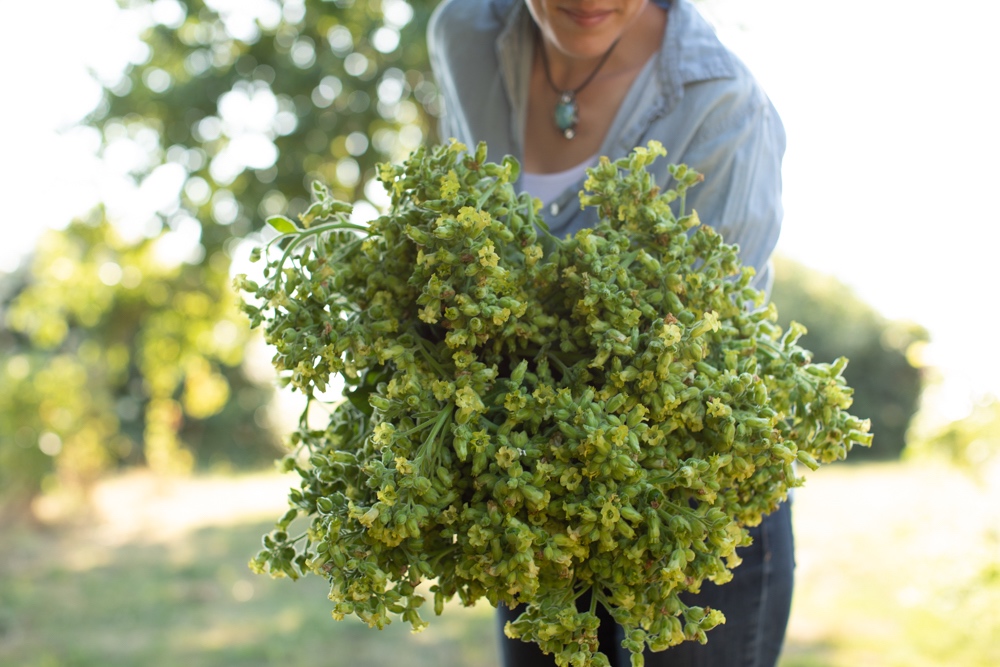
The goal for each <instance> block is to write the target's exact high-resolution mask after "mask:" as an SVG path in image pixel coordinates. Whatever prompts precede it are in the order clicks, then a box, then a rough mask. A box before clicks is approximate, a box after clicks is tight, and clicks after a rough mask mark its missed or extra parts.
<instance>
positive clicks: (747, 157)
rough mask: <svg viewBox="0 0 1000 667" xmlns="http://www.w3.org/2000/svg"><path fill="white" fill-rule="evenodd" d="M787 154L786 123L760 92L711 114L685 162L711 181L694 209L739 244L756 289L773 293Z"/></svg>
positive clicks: (690, 204) (693, 194)
mask: <svg viewBox="0 0 1000 667" xmlns="http://www.w3.org/2000/svg"><path fill="white" fill-rule="evenodd" d="M727 107H728V108H727ZM784 152H785V132H784V128H783V127H782V124H781V120H780V119H779V118H778V115H777V112H776V111H775V110H774V107H773V106H772V105H771V103H770V101H769V100H768V99H767V98H766V96H764V95H763V93H761V92H760V91H759V89H756V87H754V90H753V91H751V94H750V95H749V96H747V98H745V99H743V100H740V101H739V103H738V104H737V105H736V106H735V107H734V106H732V105H730V104H722V105H720V108H717V109H716V110H715V112H714V113H711V114H709V115H708V117H707V118H706V120H705V123H704V124H703V125H702V126H701V127H700V128H699V130H698V132H697V134H696V135H695V137H694V140H693V141H692V142H691V144H690V145H689V147H688V149H687V150H686V151H685V152H684V154H683V155H682V156H680V160H679V161H680V162H683V163H685V164H687V165H688V166H689V167H691V168H693V169H695V170H696V171H698V172H700V173H701V174H703V175H704V177H705V180H704V182H703V183H701V184H699V185H697V186H695V187H694V188H692V189H691V190H690V191H689V193H688V195H687V202H686V205H687V208H688V210H695V211H697V212H698V216H699V218H700V219H701V220H702V222H704V223H706V224H709V225H711V226H712V227H714V228H715V229H716V230H718V231H719V233H720V234H722V238H723V240H724V241H725V242H726V243H734V244H737V245H739V247H740V260H741V261H742V263H743V265H744V266H752V267H753V268H754V270H755V271H756V272H757V275H756V277H755V278H754V281H753V285H754V286H755V287H756V288H758V289H763V290H765V291H767V292H769V291H770V287H771V283H772V275H771V270H770V266H769V259H770V257H771V253H772V252H773V251H774V247H775V245H776V244H777V242H778V235H779V233H780V230H781V219H782V214H783V210H782V205H781V160H782V157H783V155H784Z"/></svg>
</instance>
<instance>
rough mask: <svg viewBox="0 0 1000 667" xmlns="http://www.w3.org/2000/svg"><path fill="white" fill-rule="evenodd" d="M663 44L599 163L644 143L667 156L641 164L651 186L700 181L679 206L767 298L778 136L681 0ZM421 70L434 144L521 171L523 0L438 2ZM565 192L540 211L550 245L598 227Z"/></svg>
mask: <svg viewBox="0 0 1000 667" xmlns="http://www.w3.org/2000/svg"><path fill="white" fill-rule="evenodd" d="M669 12H670V15H669V20H668V21H667V28H666V31H665V33H664V36H663V42H662V46H661V47H660V50H659V52H658V53H657V54H655V55H654V56H653V57H652V58H651V59H650V60H649V61H648V62H647V63H646V65H645V67H644V68H643V69H642V71H641V73H640V74H639V75H638V77H637V78H636V80H635V81H634V82H633V84H632V86H631V88H630V89H629V91H628V93H627V94H626V96H625V98H624V99H623V100H622V103H621V106H620V107H619V109H618V112H617V115H616V116H615V119H614V121H613V122H612V124H611V128H610V130H609V131H608V133H607V135H606V136H605V138H604V142H603V144H602V145H601V149H600V154H601V155H606V156H608V157H609V158H611V159H612V160H615V159H617V158H619V157H623V156H625V155H627V154H628V153H629V152H631V151H632V149H633V148H635V147H636V146H645V145H646V143H647V142H648V141H649V140H651V139H655V140H658V141H660V142H661V143H662V144H663V145H664V147H665V148H666V149H667V158H660V159H659V160H657V161H656V162H654V163H653V165H652V166H650V167H649V170H650V172H651V173H653V174H654V176H655V177H656V180H657V183H658V184H659V185H660V186H661V187H664V188H665V187H666V186H668V179H669V178H670V176H669V174H668V173H667V165H668V164H669V163H671V162H674V163H685V164H687V165H688V166H690V167H692V168H694V169H696V170H697V171H699V172H701V173H702V174H704V176H705V181H704V182H703V183H701V184H699V185H697V186H695V187H694V188H692V189H691V190H690V191H689V192H688V194H687V205H688V208H689V209H693V210H696V211H697V212H698V215H699V217H700V218H701V221H702V222H704V223H706V224H709V225H712V226H713V227H714V228H715V229H716V230H718V231H719V232H720V233H721V234H722V236H723V238H724V240H725V241H726V242H727V243H736V244H739V246H740V258H741V260H742V262H743V264H744V265H746V266H753V267H754V268H755V269H756V271H757V276H756V278H755V279H754V285H755V286H756V287H757V288H760V289H769V288H770V284H771V275H770V268H769V264H768V260H769V257H770V255H771V252H772V251H773V249H774V246H775V244H776V243H777V241H778V233H779V231H780V227H781V216H782V207H781V158H782V156H783V154H784V151H785V132H784V128H783V127H782V125H781V120H780V119H779V118H778V114H777V112H776V111H775V109H774V107H773V105H772V104H771V102H770V100H769V99H768V98H767V96H766V95H765V94H764V92H763V91H762V90H761V88H760V86H759V85H758V84H757V82H756V81H755V80H754V78H753V76H752V75H751V74H750V72H749V71H748V70H747V68H746V66H745V65H743V63H742V62H740V61H739V60H738V59H737V58H736V57H735V56H734V55H733V54H732V53H731V52H730V51H729V50H728V49H726V47H725V46H723V45H722V43H721V42H720V41H719V39H718V37H717V36H716V34H715V32H714V30H713V29H712V27H711V26H710V25H709V24H708V22H707V21H705V19H704V18H703V17H702V16H701V15H700V14H699V13H698V11H697V10H696V9H695V8H694V7H693V6H692V5H691V4H690V3H689V2H688V1H687V0H675V1H674V2H672V3H670V7H669ZM428 47H429V50H430V56H431V66H432V68H433V70H434V74H435V77H436V79H437V84H438V87H439V89H440V91H441V95H442V97H443V100H444V113H443V115H442V118H441V128H440V129H441V136H442V137H445V138H447V137H454V138H456V139H458V140H459V141H461V142H463V143H465V144H466V145H468V146H470V147H472V146H474V145H476V144H477V143H478V142H479V141H486V143H487V145H488V146H489V150H490V159H492V160H494V161H499V159H500V158H501V157H502V156H503V155H507V154H509V155H512V156H514V157H516V158H517V159H518V160H520V161H521V162H522V163H523V155H524V145H523V140H524V125H525V118H526V114H527V106H528V83H529V80H530V77H531V63H532V59H533V55H534V53H533V52H534V37H533V28H532V18H531V15H530V14H529V13H528V11H527V8H526V6H525V3H524V0H445V2H443V3H442V4H441V5H439V6H438V7H437V8H436V9H435V12H434V14H433V16H432V18H431V21H430V24H429V27H428ZM582 186H583V179H581V180H580V181H579V182H578V183H577V184H576V185H575V186H573V187H570V188H568V189H567V190H566V191H565V192H563V193H562V195H560V196H559V197H557V198H556V199H555V200H554V201H552V202H551V203H550V204H549V206H547V207H546V209H545V210H544V214H545V219H546V222H547V223H548V224H549V226H550V228H551V229H552V232H553V233H554V234H556V235H558V236H561V235H565V234H572V233H574V232H576V231H578V230H580V229H583V228H585V227H590V226H593V225H594V224H596V222H597V213H596V211H595V210H594V209H593V208H588V209H586V210H581V208H580V204H579V199H578V197H577V193H578V191H579V190H580V189H581V188H582Z"/></svg>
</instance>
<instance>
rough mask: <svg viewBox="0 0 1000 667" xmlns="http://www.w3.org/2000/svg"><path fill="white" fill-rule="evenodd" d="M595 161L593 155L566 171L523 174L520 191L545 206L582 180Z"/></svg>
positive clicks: (596, 156)
mask: <svg viewBox="0 0 1000 667" xmlns="http://www.w3.org/2000/svg"><path fill="white" fill-rule="evenodd" d="M597 159H598V155H597V154H596V153H595V154H594V155H592V156H590V157H589V158H587V159H586V160H584V161H583V162H581V163H580V164H578V165H576V166H575V167H570V168H569V169H567V170H566V171H557V172H555V173H554V174H533V173H530V172H524V173H522V174H521V190H522V191H523V192H527V193H529V194H530V195H531V196H532V197H538V198H539V199H541V200H542V205H543V206H547V205H548V204H549V202H551V201H553V200H554V199H556V198H557V197H558V196H559V195H561V194H562V193H563V192H565V191H566V189H567V188H569V187H572V186H574V185H576V184H577V183H578V182H579V181H580V180H582V179H583V175H584V173H585V172H586V171H587V168H588V167H592V166H594V165H595V164H597Z"/></svg>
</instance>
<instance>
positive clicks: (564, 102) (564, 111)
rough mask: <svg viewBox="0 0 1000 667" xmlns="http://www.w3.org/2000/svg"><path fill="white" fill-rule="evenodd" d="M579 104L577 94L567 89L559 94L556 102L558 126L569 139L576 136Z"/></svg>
mask: <svg viewBox="0 0 1000 667" xmlns="http://www.w3.org/2000/svg"><path fill="white" fill-rule="evenodd" d="M576 118H577V106H576V96H575V95H574V94H573V93H572V92H571V91H566V92H564V93H562V94H561V95H560V96H559V102H557V103H556V112H555V119H556V127H558V128H559V131H560V132H562V133H563V136H564V137H566V138H567V139H572V138H573V137H575V136H576Z"/></svg>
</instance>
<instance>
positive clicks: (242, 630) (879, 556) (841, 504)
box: [0, 464, 1000, 667]
mask: <svg viewBox="0 0 1000 667" xmlns="http://www.w3.org/2000/svg"><path fill="white" fill-rule="evenodd" d="M285 487H286V481H285V480H282V479H280V478H278V477H277V476H274V475H257V476H244V477H238V478H206V479H195V480H179V481H177V480H175V481H170V480H157V479H154V478H150V477H148V476H143V475H131V476H127V477H122V478H119V479H116V480H112V481H110V482H108V483H106V484H104V485H102V486H101V487H100V488H99V489H98V491H97V493H96V494H95V497H94V508H93V510H92V512H91V517H90V518H89V519H88V520H87V521H84V522H77V523H76V524H75V525H70V526H66V525H61V526H60V527H58V528H55V527H52V528H48V529H45V530H43V531H40V532H39V531H8V532H7V533H5V534H3V535H0V665H12V666H14V665H16V666H18V667H20V666H25V667H42V666H53V667H56V666H59V667H62V666H64V665H65V666H81V667H84V666H87V667H89V666H94V667H96V666H98V665H100V666H102V667H103V666H107V665H142V666H144V667H145V666H149V667H154V666H159V665H163V666H166V665H170V666H175V665H183V666H184V667H198V666H214V665H220V666H221V665H241V666H242V665H282V666H289V667H293V666H297V665H302V666H303V667H305V666H307V665H308V666H310V667H312V666H324V667H337V666H339V665H352V666H354V667H357V666H364V665H372V666H374V665H383V664H392V663H396V664H403V665H408V666H415V667H422V666H424V665H427V666H430V665H434V666H436V667H437V666H441V667H448V666H451V665H454V666H456V667H457V666H459V665H461V666H475V667H480V666H481V667H491V666H493V665H496V637H495V628H494V625H493V617H492V610H491V609H490V608H489V607H488V606H480V607H477V608H475V609H462V608H460V607H457V606H456V607H453V608H449V609H447V610H446V612H445V614H444V616H442V617H440V618H432V619H431V626H430V628H429V629H428V630H427V631H425V632H424V633H421V634H418V635H413V634H411V633H410V632H409V630H408V626H404V625H402V624H399V623H397V624H393V625H392V626H390V627H389V628H388V629H387V630H385V631H383V632H381V633H379V632H377V631H374V630H369V629H368V628H367V627H365V626H364V625H362V624H361V623H360V622H354V621H344V622H341V623H335V622H333V621H332V620H331V619H330V617H329V604H328V602H327V600H326V596H325V590H324V586H323V582H322V581H320V580H314V581H309V580H304V581H299V582H295V583H292V582H289V581H272V580H270V579H267V578H264V577H256V576H254V575H252V574H250V573H249V571H248V570H247V569H246V561H247V560H248V558H249V557H250V556H251V555H252V554H253V553H254V552H255V551H256V549H257V547H258V545H259V540H260V535H261V534H262V533H263V532H265V531H266V530H268V529H269V527H270V521H271V519H273V518H274V517H276V516H277V515H278V514H280V513H281V511H282V509H283V498H284V489H285ZM64 509H65V508H60V507H59V506H58V504H57V503H55V504H53V503H50V504H49V505H48V506H43V508H42V510H43V512H45V513H48V514H49V515H56V514H58V513H60V512H61V511H64ZM794 515H795V523H796V534H797V537H796V539H797V546H798V551H797V558H798V570H797V578H798V586H797V590H796V598H795V603H794V608H793V613H792V621H791V625H790V628H789V640H788V643H787V646H786V650H785V655H784V657H783V659H782V663H781V667H847V666H850V667H856V666H858V665H865V666H866V667H867V666H872V667H897V666H898V667H903V666H904V665H905V666H906V667H925V666H931V665H949V666H952V665H961V666H969V667H978V666H983V667H985V666H987V665H997V664H1000V618H998V614H1000V611H998V610H1000V572H998V571H996V570H994V571H992V573H991V571H990V570H989V569H988V567H987V564H988V563H989V562H993V563H1000V547H998V544H997V542H996V541H995V537H994V541H992V542H991V541H990V538H989V529H990V527H991V526H992V528H993V530H994V531H996V530H997V529H998V527H1000V483H995V482H994V483H993V484H992V485H990V486H987V487H977V486H974V485H972V484H971V483H969V482H967V481H966V480H965V479H964V478H962V477H961V476H959V475H957V474H956V473H951V472H949V471H947V470H944V469H933V468H930V467H926V466H923V467H922V466H915V465H904V464H892V465H877V466H864V467H847V466H841V467H834V468H831V469H828V470H824V471H821V472H819V473H816V474H814V475H813V477H812V478H811V479H810V482H809V484H808V486H807V487H806V488H804V489H801V490H799V491H797V496H796V499H795V504H794ZM991 577H992V579H991ZM710 640H711V639H710Z"/></svg>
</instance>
